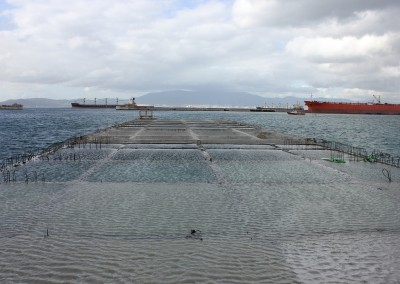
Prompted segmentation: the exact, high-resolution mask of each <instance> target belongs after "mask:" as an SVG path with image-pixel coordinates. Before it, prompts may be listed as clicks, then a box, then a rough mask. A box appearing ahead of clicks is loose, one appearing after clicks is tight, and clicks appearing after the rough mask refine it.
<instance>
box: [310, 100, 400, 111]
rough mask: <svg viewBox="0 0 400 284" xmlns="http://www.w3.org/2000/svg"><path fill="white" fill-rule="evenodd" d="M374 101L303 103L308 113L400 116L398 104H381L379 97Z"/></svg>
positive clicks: (399, 105)
mask: <svg viewBox="0 0 400 284" xmlns="http://www.w3.org/2000/svg"><path fill="white" fill-rule="evenodd" d="M374 97H375V96H374ZM375 99H376V100H377V102H376V103H344V102H321V101H304V103H305V104H306V106H307V107H308V111H307V112H308V113H339V114H383V115H400V104H387V103H381V101H380V98H379V97H378V98H377V97H375Z"/></svg>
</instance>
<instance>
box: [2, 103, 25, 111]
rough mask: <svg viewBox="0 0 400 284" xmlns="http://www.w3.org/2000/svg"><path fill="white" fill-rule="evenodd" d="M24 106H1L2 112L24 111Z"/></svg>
mask: <svg viewBox="0 0 400 284" xmlns="http://www.w3.org/2000/svg"><path fill="white" fill-rule="evenodd" d="M22 109H23V105H21V104H12V105H0V110H22Z"/></svg>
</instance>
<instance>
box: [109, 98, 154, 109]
mask: <svg viewBox="0 0 400 284" xmlns="http://www.w3.org/2000/svg"><path fill="white" fill-rule="evenodd" d="M115 109H116V110H151V109H154V106H142V105H137V104H136V102H135V98H131V99H130V100H129V102H128V103H127V104H124V105H119V106H116V107H115Z"/></svg>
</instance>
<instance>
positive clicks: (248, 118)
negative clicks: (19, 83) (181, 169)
mask: <svg viewBox="0 0 400 284" xmlns="http://www.w3.org/2000/svg"><path fill="white" fill-rule="evenodd" d="M137 116H138V113H137V112H136V111H115V110H81V109H24V110H23V111H0V160H1V159H4V158H7V157H10V156H12V155H15V154H22V153H24V152H27V151H31V150H37V149H41V148H44V147H46V146H48V145H50V144H52V143H55V142H61V141H64V140H66V139H68V138H71V137H73V136H77V135H83V134H87V133H91V132H94V131H96V130H98V129H102V128H105V127H108V126H112V125H114V124H117V123H121V122H124V121H128V120H132V119H135V118H136V117H137ZM155 116H156V117H157V118H158V119H188V120H192V119H193V120H196V119H199V120H204V119H214V120H218V119H224V120H233V121H237V122H243V123H248V124H252V125H256V126H259V127H262V128H267V129H271V130H276V131H282V132H286V133H289V134H295V135H299V136H302V137H310V138H322V139H326V140H332V141H336V142H342V143H346V144H350V145H352V146H357V147H363V148H366V149H367V150H368V151H372V150H374V149H376V150H381V151H382V152H386V153H389V154H392V155H400V132H399V130H400V116H379V115H329V114H322V115H321V114H318V115H317V114H313V115H310V114H308V115H305V116H301V117H299V116H289V115H287V114H286V113H250V112H244V113H238V112H156V113H155Z"/></svg>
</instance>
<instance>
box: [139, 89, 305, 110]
mask: <svg viewBox="0 0 400 284" xmlns="http://www.w3.org/2000/svg"><path fill="white" fill-rule="evenodd" d="M136 102H137V103H138V104H148V105H155V106H188V105H190V106H226V107H227V106H230V107H232V106H238V107H256V106H264V105H268V106H272V105H274V106H278V105H279V104H281V105H282V106H286V105H289V106H292V105H293V104H295V103H302V102H303V100H302V99H299V98H296V97H286V98H265V97H261V96H258V95H253V94H250V93H246V92H227V91H221V92H219V91H206V92H205V91H204V92H203V91H182V90H176V91H164V92H155V93H149V94H146V95H143V96H141V97H138V98H136Z"/></svg>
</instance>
